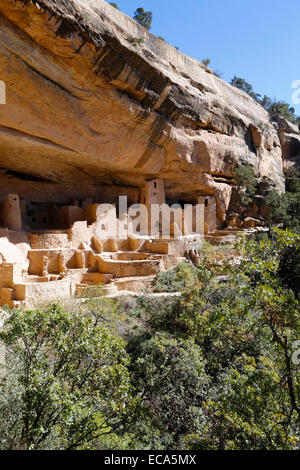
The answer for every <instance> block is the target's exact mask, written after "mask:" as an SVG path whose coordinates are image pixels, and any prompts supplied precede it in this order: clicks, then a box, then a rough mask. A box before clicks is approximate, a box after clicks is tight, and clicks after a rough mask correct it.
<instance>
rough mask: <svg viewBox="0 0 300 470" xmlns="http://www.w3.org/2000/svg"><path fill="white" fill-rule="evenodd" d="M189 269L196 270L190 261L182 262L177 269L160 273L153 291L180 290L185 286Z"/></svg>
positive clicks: (155, 280) (154, 283)
mask: <svg viewBox="0 0 300 470" xmlns="http://www.w3.org/2000/svg"><path fill="white" fill-rule="evenodd" d="M187 271H195V268H194V266H192V265H190V264H188V263H180V264H178V265H177V267H176V269H170V270H168V271H163V272H161V273H159V274H158V275H157V276H156V278H155V279H154V282H153V292H156V293H159V292H180V291H181V290H182V289H183V287H184V284H185V276H184V274H185V273H186V272H187Z"/></svg>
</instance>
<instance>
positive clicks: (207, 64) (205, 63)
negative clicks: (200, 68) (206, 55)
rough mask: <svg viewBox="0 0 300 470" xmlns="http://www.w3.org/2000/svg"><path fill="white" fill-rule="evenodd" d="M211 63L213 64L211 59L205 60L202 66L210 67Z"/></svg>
mask: <svg viewBox="0 0 300 470" xmlns="http://www.w3.org/2000/svg"><path fill="white" fill-rule="evenodd" d="M210 62H211V61H210V59H203V60H202V64H204V65H206V67H208V66H209V64H210Z"/></svg>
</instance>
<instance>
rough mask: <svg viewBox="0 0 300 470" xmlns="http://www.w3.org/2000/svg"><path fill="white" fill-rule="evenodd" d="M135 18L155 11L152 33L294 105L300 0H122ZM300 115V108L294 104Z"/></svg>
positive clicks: (228, 75) (299, 46)
mask: <svg viewBox="0 0 300 470" xmlns="http://www.w3.org/2000/svg"><path fill="white" fill-rule="evenodd" d="M116 3H117V4H118V5H119V7H120V10H122V11H123V12H125V13H126V14H128V15H129V16H133V13H134V11H135V10H136V8H137V7H143V8H144V9H145V10H151V11H152V12H153V15H154V17H153V24H152V29H151V32H152V33H153V34H156V35H158V36H163V37H164V38H165V39H166V40H167V41H168V42H169V43H170V44H172V45H174V46H178V47H179V49H180V50H181V51H182V52H184V53H185V54H188V55H190V56H193V57H195V58H197V59H199V60H202V59H204V58H210V59H211V67H212V68H213V69H214V70H217V71H220V72H221V73H222V78H223V79H224V80H226V81H229V80H230V79H231V78H232V77H233V76H234V75H235V74H236V75H237V76H239V77H243V78H245V79H246V80H247V81H248V82H249V83H251V84H252V85H253V88H254V89H255V91H257V92H258V93H261V94H266V95H268V96H270V97H271V98H276V99H278V100H284V101H287V102H288V103H290V104H291V105H292V93H293V90H292V88H291V84H292V82H293V81H294V80H300V27H299V21H300V1H299V0H285V1H284V0H251V1H247V0H117V1H116ZM293 106H294V107H295V108H296V113H297V114H298V115H300V104H299V105H296V106H295V105H293Z"/></svg>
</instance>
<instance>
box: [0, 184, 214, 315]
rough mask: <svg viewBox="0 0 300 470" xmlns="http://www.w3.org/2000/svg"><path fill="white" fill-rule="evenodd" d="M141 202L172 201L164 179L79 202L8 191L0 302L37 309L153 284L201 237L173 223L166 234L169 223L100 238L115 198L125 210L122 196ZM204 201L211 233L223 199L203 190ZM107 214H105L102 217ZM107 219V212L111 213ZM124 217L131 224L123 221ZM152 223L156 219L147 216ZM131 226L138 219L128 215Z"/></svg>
mask: <svg viewBox="0 0 300 470" xmlns="http://www.w3.org/2000/svg"><path fill="white" fill-rule="evenodd" d="M125 192H126V196H127V197H128V199H129V200H130V202H131V203H142V204H144V205H145V206H146V207H147V208H148V209H149V213H151V205H152V204H160V205H161V204H166V195H165V188H164V181H163V180H160V179H156V180H151V181H146V182H145V183H144V185H143V186H142V187H141V188H140V189H138V188H126V190H125V189H124V188H118V187H113V186H106V187H105V186H104V187H103V188H101V191H100V194H101V200H97V201H95V200H94V199H92V198H90V199H85V200H73V201H71V202H70V204H69V205H62V204H53V203H49V204H47V203H44V202H43V203H39V202H34V201H27V200H25V199H22V198H20V197H19V195H18V194H8V195H7V196H6V197H5V198H4V200H3V201H2V203H1V210H0V305H1V306H3V305H8V306H9V307H11V308H13V307H20V306H25V307H32V306H34V305H36V304H38V303H44V302H48V301H53V300H58V299H64V298H68V297H70V296H78V297H80V296H82V295H83V292H84V290H85V289H86V288H87V287H88V286H100V285H101V286H103V289H104V292H105V293H106V294H107V295H117V294H118V293H120V292H128V291H129V292H132V291H134V292H137V291H140V290H142V289H143V288H145V287H147V286H150V285H151V283H152V280H153V278H154V276H155V275H156V274H157V273H158V272H160V271H162V270H167V269H170V268H172V267H174V266H176V264H177V263H178V262H179V261H180V260H182V259H183V257H184V256H185V255H186V254H187V252H188V251H189V249H190V246H191V242H193V243H194V244H197V243H199V241H200V240H199V235H193V234H192V233H187V229H186V227H185V224H184V221H183V226H184V232H183V234H182V236H175V235H176V233H175V232H176V224H175V223H174V221H173V223H172V221H171V234H170V237H169V238H167V239H166V238H165V237H163V234H162V232H161V230H162V229H161V224H162V221H161V220H160V221H158V224H157V231H158V233H157V234H156V236H155V237H154V238H152V237H151V236H149V235H148V234H146V233H142V234H141V233H139V234H138V233H131V234H130V235H128V236H127V237H125V238H118V236H117V235H116V236H115V237H112V238H105V239H101V238H99V236H98V230H97V228H99V224H100V226H101V227H102V228H104V224H103V223H102V222H103V221H102V220H99V216H98V215H97V214H98V211H97V209H98V207H99V205H100V204H103V203H109V204H112V205H113V206H112V207H113V212H114V213H115V214H117V217H118V219H117V222H118V223H120V220H121V216H120V214H118V207H117V205H118V202H117V201H118V196H120V195H121V194H124V193H125ZM194 204H203V207H204V210H203V212H204V231H205V234H206V235H207V236H211V234H213V233H214V232H216V226H217V217H216V201H215V198H214V197H212V196H204V195H198V196H197V197H196V198H195V200H194ZM100 219H101V218H100ZM106 221H107V217H106ZM124 222H125V224H124ZM147 222H149V221H147ZM122 223H123V227H125V228H128V225H129V224H130V223H132V220H125V221H124V220H122Z"/></svg>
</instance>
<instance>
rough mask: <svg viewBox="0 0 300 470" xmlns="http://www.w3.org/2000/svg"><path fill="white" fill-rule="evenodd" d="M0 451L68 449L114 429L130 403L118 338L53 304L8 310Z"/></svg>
mask: <svg viewBox="0 0 300 470" xmlns="http://www.w3.org/2000/svg"><path fill="white" fill-rule="evenodd" d="M0 342H1V347H3V346H5V348H6V353H7V360H6V363H5V366H3V371H2V376H4V377H5V380H4V379H2V380H1V382H0V416H1V418H0V448H2V449H23V450H26V449H27V450H28V449H49V448H50V449H76V448H79V447H83V446H87V445H88V444H89V442H92V441H94V440H95V439H97V438H99V437H101V436H103V435H106V434H109V433H111V432H112V431H113V430H115V429H119V428H122V426H123V424H124V421H125V420H126V413H127V411H128V410H129V408H130V406H131V405H132V404H133V401H132V398H131V394H132V390H131V385H130V380H129V374H128V363H129V359H128V355H127V354H126V351H125V349H124V346H125V343H124V341H123V340H122V339H121V338H119V337H116V336H114V335H113V334H112V333H111V332H110V330H109V329H108V328H106V327H104V326H101V325H100V324H99V320H98V319H95V318H93V317H92V316H91V315H83V314H81V313H68V312H65V311H64V310H63V309H62V308H61V307H59V306H58V305H53V306H51V307H49V308H47V309H42V310H30V311H28V310H26V311H18V310H15V311H11V312H10V314H9V316H8V318H7V319H6V321H5V323H4V327H3V330H2V332H1V333H0Z"/></svg>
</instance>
